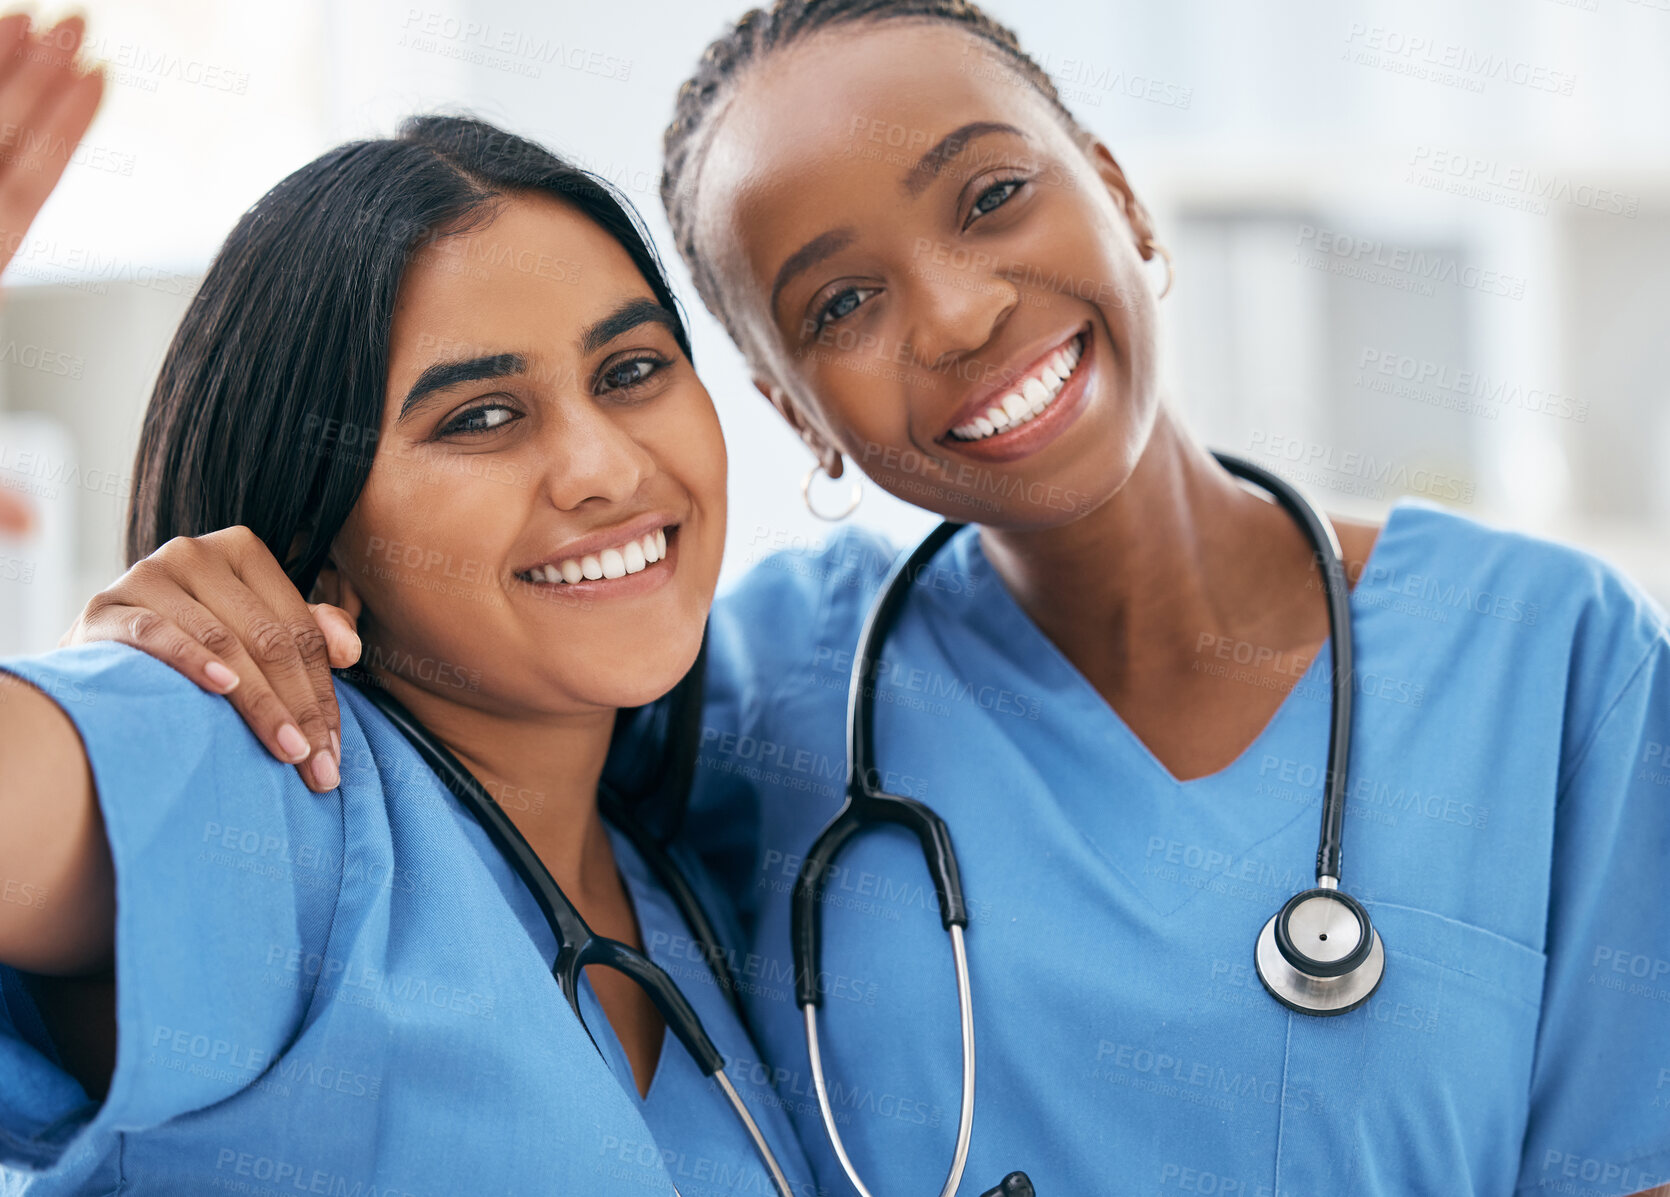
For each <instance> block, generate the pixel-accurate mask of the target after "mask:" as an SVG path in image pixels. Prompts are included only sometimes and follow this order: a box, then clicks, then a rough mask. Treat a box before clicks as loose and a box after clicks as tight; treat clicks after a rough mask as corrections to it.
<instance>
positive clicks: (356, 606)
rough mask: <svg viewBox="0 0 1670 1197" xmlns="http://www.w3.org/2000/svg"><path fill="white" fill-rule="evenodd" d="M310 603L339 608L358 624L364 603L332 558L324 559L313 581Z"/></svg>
mask: <svg viewBox="0 0 1670 1197" xmlns="http://www.w3.org/2000/svg"><path fill="white" fill-rule="evenodd" d="M307 601H308V602H310V603H329V604H330V605H331V606H333V607H341V608H342V609H343V610H344V611H346V612H347V613H348V618H349V619H352V620H353V621H354V622H355V623H356V624H357V623H359V618H360V612H361V611H363V610H365V602H364V600H363V599H361V598H360V596H359V591H357V590H355V589H354V584H353V582H351V581H350V580H349V579H348V577H347V575H345V574H344V573H343V572H342V571H341V570H339V569H337V568H336V561H335V559H334V558H330V557H327V558H325V564H324V566H323V568H321V569H320V570H319V576H318V578H317V579H315V580H314V583H313V593H312V594H310V595H309V596H308V599H307Z"/></svg>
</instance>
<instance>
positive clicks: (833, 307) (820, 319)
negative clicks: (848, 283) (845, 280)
mask: <svg viewBox="0 0 1670 1197" xmlns="http://www.w3.org/2000/svg"><path fill="white" fill-rule="evenodd" d="M879 290H881V288H880V287H843V288H842V289H841V290H839V291H837V292H835V294H833V295H831V296H830V297H829V302H828V303H826V304H824V305H823V307H821V308H819V309H818V316H817V327H818V328H819V329H822V328H823V326H824V325H826V324H833V323H834V322H835V321H837V320H840V319H842V318H843V317H845V316H850V315H852V313H853V312H854V311H856V310H857V309H858V307H859V306H860V305H861V304H863V302H864V301H865V300H866V299H868V298H869V297H870V296H871V295H874V294H875V293H876V292H877V291H879Z"/></svg>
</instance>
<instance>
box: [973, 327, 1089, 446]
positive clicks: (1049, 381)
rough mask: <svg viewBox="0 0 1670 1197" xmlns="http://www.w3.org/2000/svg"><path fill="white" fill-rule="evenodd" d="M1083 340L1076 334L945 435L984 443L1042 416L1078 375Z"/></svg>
mask: <svg viewBox="0 0 1670 1197" xmlns="http://www.w3.org/2000/svg"><path fill="white" fill-rule="evenodd" d="M1084 336H1085V334H1084V333H1082V332H1081V333H1077V334H1075V335H1074V336H1073V337H1072V339H1071V340H1069V341H1068V342H1067V344H1066V345H1065V346H1063V347H1061V348H1059V349H1057V350H1055V352H1053V353H1050V354H1046V355H1045V356H1044V357H1043V358H1042V359H1041V360H1039V361H1038V362H1036V363H1034V365H1033V367H1032V369H1031V370H1029V371H1027V372H1026V373H1025V374H1023V375H1022V376H1021V377H1020V379H1019V380H1017V381H1016V382H1015V384H1014V385H1013V386H1011V387H1010V388H1009V389H1008V390H1006V391H1004V392H1003V393H1002V394H1000V395H998V396H997V397H996V398H995V399H994V400H993V401H992V402H991V403H989V404H987V405H986V406H985V408H984V409H982V410H981V411H979V412H978V413H977V414H976V415H974V416H973V417H972V418H971V419H968V420H965V421H964V422H963V423H961V424H957V425H955V426H954V427H953V428H952V429H951V431H950V432H949V433H948V434H947V435H948V436H949V437H950V438H951V439H953V440H959V441H980V440H985V439H986V438H987V437H988V436H996V435H997V434H998V433H1000V432H1002V431H1003V430H1004V429H1006V428H1010V427H1019V426H1020V425H1022V424H1026V423H1030V422H1031V421H1032V420H1035V419H1037V418H1038V417H1039V416H1041V415H1043V414H1044V412H1045V411H1046V410H1047V409H1048V408H1049V406H1050V405H1051V404H1052V403H1054V402H1055V401H1056V399H1057V398H1058V397H1059V396H1060V395H1061V392H1062V390H1063V389H1065V387H1066V386H1067V383H1068V381H1069V380H1070V379H1071V378H1072V377H1073V375H1074V374H1075V373H1077V371H1078V366H1079V362H1080V361H1081V360H1082V359H1083V356H1084Z"/></svg>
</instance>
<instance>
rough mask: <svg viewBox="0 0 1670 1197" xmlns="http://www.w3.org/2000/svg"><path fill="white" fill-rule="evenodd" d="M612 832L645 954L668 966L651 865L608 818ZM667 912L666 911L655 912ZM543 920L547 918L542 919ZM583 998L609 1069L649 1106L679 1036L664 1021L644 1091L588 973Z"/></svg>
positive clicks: (583, 979)
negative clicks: (658, 938) (655, 930)
mask: <svg viewBox="0 0 1670 1197" xmlns="http://www.w3.org/2000/svg"><path fill="white" fill-rule="evenodd" d="M605 827H606V828H607V830H608V833H609V840H610V843H611V844H612V845H613V847H614V850H615V867H616V868H617V869H618V870H619V871H620V877H621V881H622V882H623V883H624V884H625V886H626V893H627V897H628V898H629V899H630V900H631V902H632V917H633V919H634V920H635V921H636V922H637V924H638V937H639V938H640V939H641V940H642V941H643V944H644V948H643V952H644V955H645V956H647V957H649V959H650V960H651V961H652V962H653V963H655V964H657V965H659V966H660V967H661V968H663V969H665V968H666V967H667V965H668V963H669V962H668V961H667V960H665V959H662V958H660V957H659V956H658V954H657V952H656V945H655V942H654V940H655V937H654V935H652V934H651V932H650V930H649V928H650V927H651V926H659V925H662V924H663V923H665V921H666V920H665V918H664V917H656V918H653V919H652V918H648V917H646V916H647V915H649V914H650V913H651V911H650V909H649V908H650V906H651V904H652V903H657V902H658V901H660V899H661V895H660V893H659V891H657V890H656V889H655V887H654V884H653V882H652V881H651V879H650V877H649V872H648V866H647V865H646V864H645V863H644V861H643V859H642V858H641V857H639V855H638V852H637V849H636V848H634V847H633V846H632V841H631V840H630V839H628V838H627V837H626V835H624V834H623V833H622V832H620V831H618V830H617V829H616V828H615V827H614V826H612V825H610V824H608V823H607V822H605ZM655 913H656V914H658V915H664V914H665V912H664V911H657V912H655ZM541 921H543V920H541ZM580 984H581V990H580V1002H581V1007H582V1008H583V1009H584V1010H585V1012H586V1026H587V1027H588V1028H589V1029H590V1030H591V1033H592V1038H593V1039H594V1040H595V1041H596V1042H597V1044H598V1046H599V1047H601V1048H602V1049H603V1055H604V1059H606V1060H607V1061H608V1062H609V1069H610V1071H612V1072H613V1073H614V1074H615V1077H616V1079H617V1080H619V1081H620V1083H621V1087H622V1088H623V1089H624V1090H625V1091H626V1095H627V1097H629V1098H631V1099H632V1100H633V1101H634V1102H636V1103H637V1105H638V1108H639V1109H640V1110H645V1109H648V1108H649V1107H650V1106H651V1105H652V1104H653V1103H654V1102H655V1100H656V1095H657V1093H658V1092H660V1091H662V1090H665V1089H666V1087H667V1085H669V1084H671V1083H672V1082H670V1081H666V1080H665V1079H664V1078H665V1077H666V1075H667V1065H668V1062H669V1059H670V1052H671V1050H672V1049H673V1048H674V1047H675V1046H676V1045H677V1039H676V1037H675V1036H674V1035H673V1033H672V1031H671V1030H670V1029H669V1028H668V1027H667V1026H666V1025H665V1023H663V1025H662V1027H661V1046H660V1048H659V1050H658V1051H657V1052H656V1054H655V1075H654V1076H652V1077H650V1079H649V1089H648V1090H646V1091H645V1092H644V1093H643V1094H641V1095H640V1094H639V1092H638V1084H637V1079H636V1078H635V1077H634V1076H633V1075H632V1065H631V1062H630V1061H629V1060H627V1058H626V1049H625V1048H623V1047H622V1046H621V1042H620V1039H619V1037H618V1036H617V1035H616V1034H615V1028H614V1026H613V1025H612V1024H611V1023H610V1022H609V1019H608V1017H607V1016H606V1015H605V1014H604V1013H603V1007H602V1005H601V1004H600V1003H599V1002H598V1000H597V994H596V993H594V992H593V991H592V987H591V984H590V982H588V981H587V980H586V977H585V974H584V973H583V972H582V973H581V975H580Z"/></svg>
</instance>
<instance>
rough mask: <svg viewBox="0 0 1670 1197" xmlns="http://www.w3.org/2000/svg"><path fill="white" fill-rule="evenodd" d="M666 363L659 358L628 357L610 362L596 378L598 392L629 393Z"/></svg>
mask: <svg viewBox="0 0 1670 1197" xmlns="http://www.w3.org/2000/svg"><path fill="white" fill-rule="evenodd" d="M666 364H667V363H666V361H665V360H663V359H662V358H659V357H629V358H622V359H621V360H620V361H618V362H611V363H609V364H608V365H607V366H605V367H603V371H602V373H600V374H599V375H598V376H597V385H598V389H599V390H604V391H629V390H631V389H632V388H633V387H637V386H642V385H643V384H644V383H646V382H648V381H649V380H650V379H651V378H653V377H654V376H655V375H656V374H657V373H659V372H660V370H661V368H662V367H663V366H665V365H666Z"/></svg>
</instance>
